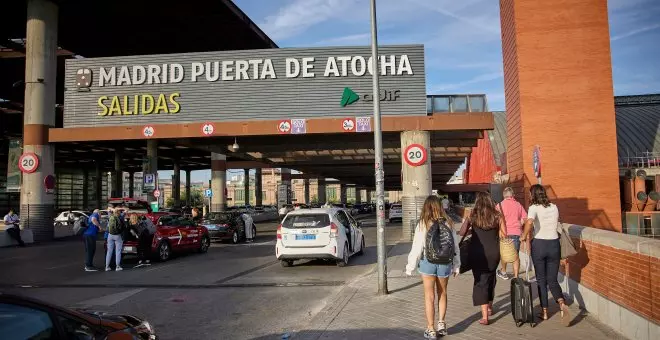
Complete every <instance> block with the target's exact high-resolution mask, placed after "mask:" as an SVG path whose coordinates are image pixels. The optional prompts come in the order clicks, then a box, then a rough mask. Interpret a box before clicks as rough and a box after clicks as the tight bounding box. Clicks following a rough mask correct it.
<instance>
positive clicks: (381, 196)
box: [371, 0, 388, 295]
mask: <svg viewBox="0 0 660 340" xmlns="http://www.w3.org/2000/svg"><path fill="white" fill-rule="evenodd" d="M371 60H372V61H371V62H372V64H373V65H374V66H373V72H372V73H373V74H372V76H373V96H374V97H373V98H374V101H373V103H374V153H375V156H376V157H375V158H376V161H375V162H376V164H375V169H376V205H377V213H376V229H377V232H376V235H377V236H376V243H377V253H378V294H379V295H386V294H387V293H388V292H387V257H386V254H385V173H384V171H383V132H382V128H381V124H380V100H379V98H380V86H379V83H378V76H379V74H378V73H379V72H380V63H379V60H378V29H377V23H376V0H371Z"/></svg>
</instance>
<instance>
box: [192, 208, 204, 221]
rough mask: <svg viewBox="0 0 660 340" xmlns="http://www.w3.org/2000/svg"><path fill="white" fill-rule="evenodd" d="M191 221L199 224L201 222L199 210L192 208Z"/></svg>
mask: <svg viewBox="0 0 660 340" xmlns="http://www.w3.org/2000/svg"><path fill="white" fill-rule="evenodd" d="M192 220H193V221H194V222H195V223H197V224H199V223H200V222H201V221H202V214H200V213H199V209H197V208H193V209H192Z"/></svg>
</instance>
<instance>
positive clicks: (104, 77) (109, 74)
mask: <svg viewBox="0 0 660 340" xmlns="http://www.w3.org/2000/svg"><path fill="white" fill-rule="evenodd" d="M115 71H116V69H115V68H114V67H111V68H110V69H109V70H108V71H106V70H105V67H101V69H100V70H99V73H100V75H99V86H105V84H106V83H109V84H110V85H112V86H115Z"/></svg>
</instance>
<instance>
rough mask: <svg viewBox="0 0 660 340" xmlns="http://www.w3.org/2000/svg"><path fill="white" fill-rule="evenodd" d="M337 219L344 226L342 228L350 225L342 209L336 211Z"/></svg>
mask: <svg viewBox="0 0 660 340" xmlns="http://www.w3.org/2000/svg"><path fill="white" fill-rule="evenodd" d="M337 220H338V221H339V223H341V225H343V226H344V228H348V227H349V226H350V225H351V223H350V222H349V221H348V217H346V214H345V213H344V212H343V211H340V212H338V213H337Z"/></svg>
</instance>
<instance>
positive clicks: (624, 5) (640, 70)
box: [193, 0, 660, 179]
mask: <svg viewBox="0 0 660 340" xmlns="http://www.w3.org/2000/svg"><path fill="white" fill-rule="evenodd" d="M234 2H235V3H236V4H237V5H238V6H239V7H240V8H241V9H242V10H243V11H244V12H245V13H246V14H247V15H248V16H249V17H250V18H252V20H253V21H254V22H255V23H256V24H257V25H258V26H259V27H261V29H262V30H264V32H266V34H268V35H269V36H270V37H271V39H273V40H274V41H275V42H276V43H277V44H278V45H279V46H280V47H312V46H360V45H368V44H369V43H370V33H369V32H370V26H369V25H370V23H369V0H234ZM377 4H378V25H379V43H380V44H410V43H422V44H424V46H425V49H426V57H425V59H426V79H427V80H426V82H427V93H429V94H442V93H485V94H486V95H487V96H488V104H489V108H490V110H493V111H494V110H504V109H505V107H504V82H503V72H502V52H501V40H500V39H501V37H500V21H499V20H500V17H499V1H497V0H462V1H456V0H378V2H377ZM608 7H609V18H610V36H611V46H612V72H613V76H614V91H615V94H616V95H626V94H643V93H659V92H660V20H659V19H658V18H660V1H659V0H609V1H608ZM238 172H240V173H242V170H237V173H238ZM209 177H210V174H209V172H208V171H199V172H195V173H194V174H193V178H194V179H207V178H209Z"/></svg>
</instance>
